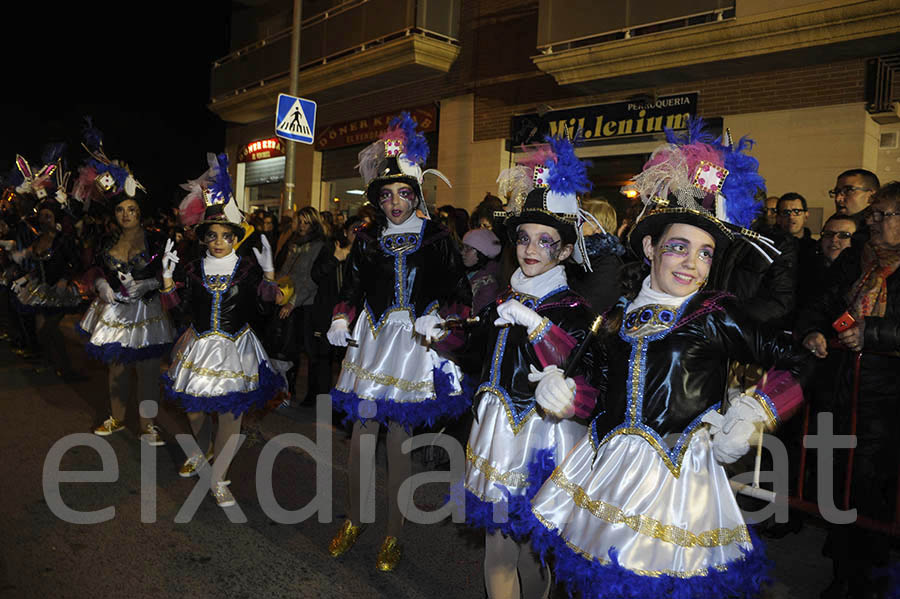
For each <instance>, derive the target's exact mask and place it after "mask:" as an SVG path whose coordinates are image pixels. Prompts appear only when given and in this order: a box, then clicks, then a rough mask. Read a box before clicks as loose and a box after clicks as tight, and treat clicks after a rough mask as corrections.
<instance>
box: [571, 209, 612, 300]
mask: <svg viewBox="0 0 900 599" xmlns="http://www.w3.org/2000/svg"><path fill="white" fill-rule="evenodd" d="M583 208H584V210H586V211H587V212H589V213H590V214H591V215H593V217H594V218H596V219H597V222H598V223H599V224H600V226H601V227H602V230H601V229H600V228H597V227H596V226H595V225H594V223H592V222H590V221H586V222H585V223H584V224H583V225H582V227H581V231H582V233H583V234H584V244H585V247H586V248H587V254H588V258H589V259H590V262H591V271H590V272H587V271H585V270H584V269H581V268H569V269H568V272H567V273H566V274H567V275H568V276H569V281H570V283H569V285H570V287H571V288H572V289H574V290H575V291H577V292H578V293H579V294H581V295H582V296H583V297H584V298H585V299H586V300H587V301H588V302H589V303H590V304H591V307H592V308H593V309H594V311H595V312H597V313H598V314H602V313H603V312H605V311H606V310H607V309H608V308H610V307H611V306H612V305H613V304H615V303H616V300H618V299H619V296H620V295H621V294H622V291H621V286H620V285H619V269H621V268H622V256H623V255H624V254H625V247H624V246H623V245H622V244H621V243H620V242H619V238H618V237H616V235H615V231H616V228H617V227H618V222H617V220H616V209H615V208H613V207H612V205H610V203H609V202H607V201H606V200H599V199H598V200H594V199H591V200H585V201H584V204H583Z"/></svg>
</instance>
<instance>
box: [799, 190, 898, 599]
mask: <svg viewBox="0 0 900 599" xmlns="http://www.w3.org/2000/svg"><path fill="white" fill-rule="evenodd" d="M860 177H861V175H851V178H852V179H851V182H849V183H848V182H847V180H846V179H845V177H844V176H843V175H842V176H841V177H839V178H838V190H837V191H839V193H838V194H836V196H837V197H838V198H839V199H841V200H844V199H845V198H848V201H847V202H846V210H845V211H846V212H847V213H849V214H850V215H851V216H852V215H854V214H858V213H859V212H860V211H861V209H862V208H865V207H866V206H867V205H868V204H865V205H864V204H863V202H864V201H865V202H868V200H867V199H866V196H864V194H867V193H868V190H852V191H849V190H844V189H843V186H844V185H847V186H858V187H861V186H862V185H871V183H865V182H864V181H863V180H860ZM842 179H843V180H842ZM849 198H853V202H855V203H851V202H850V201H849ZM871 200H872V204H871V208H870V210H868V211H867V221H868V228H869V232H870V238H869V239H868V241H867V242H866V243H865V244H864V245H857V244H854V245H853V246H852V247H850V248H848V249H846V250H844V251H843V252H842V253H841V254H840V256H839V257H838V258H837V260H835V262H834V264H833V265H832V267H831V269H830V270H829V273H828V285H827V288H826V289H825V291H824V293H823V294H822V296H821V297H820V298H819V299H818V300H817V301H815V302H813V303H811V304H810V306H809V307H808V308H807V309H805V310H804V311H803V314H802V315H801V319H800V320H799V321H798V327H797V329H796V330H797V331H798V332H800V333H802V338H803V345H804V346H805V347H806V348H808V349H809V350H810V351H812V352H813V353H814V354H815V355H816V356H817V357H819V358H823V359H824V358H826V357H827V356H829V355H830V353H831V352H830V351H829V345H828V341H827V340H828V339H829V338H830V339H832V340H833V341H836V342H837V343H838V344H840V346H842V347H843V348H844V349H846V350H849V352H854V353H853V354H850V353H849V352H845V358H844V359H843V360H842V364H843V367H842V368H840V369H839V370H838V371H837V373H836V380H834V386H835V399H834V405H833V409H834V412H835V416H836V418H835V423H836V427H837V428H839V430H837V431H836V432H837V434H842V433H843V434H846V433H847V432H848V431H847V428H846V424H847V423H848V422H849V421H850V418H851V415H850V410H851V408H850V398H851V395H852V389H853V385H854V366H855V362H856V360H855V356H856V352H861V353H862V355H861V356H860V362H859V379H858V381H859V382H858V384H859V392H858V400H857V410H856V441H857V445H856V449H855V453H854V460H853V470H852V480H851V494H850V505H849V506H848V507H849V508H855V509H857V510H858V513H859V514H860V515H864V516H868V517H870V518H874V519H876V520H879V519H880V520H885V521H888V522H889V521H891V520H892V518H893V504H894V499H895V497H896V489H897V481H896V474H897V449H896V439H897V436H898V433H900V430H898V422H900V404H898V402H897V397H898V396H900V378H898V372H900V358H898V357H897V356H898V353H897V352H898V350H900V274H898V273H897V269H898V267H900V182H897V181H894V182H891V183H889V184H887V185H885V186H884V187H883V188H881V189H880V190H878V191H877V192H875V193H874V194H872V196H871ZM853 210H856V212H852V211H853ZM845 311H846V312H847V313H849V314H850V315H851V316H852V317H853V318H854V319H855V325H854V326H852V327H850V328H847V329H845V330H843V331H841V332H839V333H837V335H836V336H835V335H834V333H833V331H832V326H831V323H832V322H834V321H835V320H836V319H837V318H838V317H839V316H841V315H842V314H843V313H845ZM832 351H833V350H832ZM840 427H843V428H840ZM835 463H836V464H842V463H843V458H841V457H839V456H838V457H836V459H835ZM842 474H843V473H842V472H840V471H838V472H837V476H836V477H835V480H837V481H841V480H843V476H842ZM839 507H843V506H839ZM889 549H890V543H889V539H888V538H886V537H885V536H884V535H882V534H878V533H874V532H871V531H868V530H866V529H863V528H862V527H859V526H853V525H844V526H837V525H835V526H832V528H831V530H830V531H829V536H828V540H827V541H826V548H825V553H826V555H828V556H829V557H831V558H832V560H833V561H834V574H835V578H834V580H833V581H832V584H831V586H829V588H828V589H826V591H825V592H824V593H823V594H822V596H823V597H844V596H847V592H848V591H851V590H852V591H853V592H854V593H858V596H864V597H869V596H872V597H879V596H882V595H881V593H884V592H885V591H886V582H887V581H886V580H884V579H880V578H877V577H876V575H875V574H874V572H875V571H876V570H877V569H878V568H881V567H884V566H886V565H887V560H888V556H889Z"/></svg>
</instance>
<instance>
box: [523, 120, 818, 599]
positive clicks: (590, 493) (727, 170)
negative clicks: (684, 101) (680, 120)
mask: <svg viewBox="0 0 900 599" xmlns="http://www.w3.org/2000/svg"><path fill="white" fill-rule="evenodd" d="M701 127H702V123H700V122H696V121H695V122H694V123H692V124H691V125H690V131H689V133H688V134H687V135H686V136H685V137H683V138H676V137H675V136H674V134H673V133H672V132H671V131H668V132H667V133H668V136H669V143H667V144H665V145H663V146H661V147H660V148H658V149H657V150H656V151H655V152H654V153H653V154H652V156H651V157H650V159H649V161H648V162H647V163H646V164H645V165H644V169H643V172H642V173H640V174H639V175H638V176H637V177H635V182H634V184H633V185H629V186H628V187H627V188H626V189H634V190H635V191H637V192H638V193H639V195H640V197H641V199H642V200H643V202H644V203H645V204H646V207H645V211H644V213H643V214H642V215H641V217H640V218H639V219H638V221H637V223H636V224H635V227H634V229H633V230H632V232H631V234H630V236H629V244H630V246H631V248H632V250H633V251H634V252H635V253H636V254H637V255H641V256H644V257H645V258H646V260H647V261H648V262H649V264H650V272H649V274H648V275H647V276H646V277H642V276H639V277H636V278H635V279H634V281H635V283H634V284H633V285H632V288H631V290H630V292H627V299H626V301H624V302H623V303H620V304H619V305H617V306H616V307H615V308H614V309H613V310H612V311H610V312H609V313H607V315H606V322H605V323H604V324H605V327H606V331H605V334H601V341H602V342H603V344H604V347H605V353H606V356H607V358H606V360H607V368H608V370H607V389H606V392H605V396H604V398H603V400H602V401H601V402H600V405H599V406H598V407H600V408H602V411H601V412H599V414H598V415H597V417H596V418H595V419H594V420H593V421H592V422H591V426H590V430H589V432H588V434H587V435H585V436H584V437H583V438H582V439H581V440H580V441H579V442H578V444H577V445H576V446H575V448H574V449H573V450H572V451H571V452H570V453H569V455H568V456H567V457H566V459H565V460H564V461H563V462H562V464H560V465H559V466H558V467H557V469H556V470H555V471H554V472H553V474H552V476H551V477H550V479H549V480H547V481H546V482H545V483H544V485H543V486H542V487H541V489H540V491H539V492H538V493H537V495H536V496H535V497H534V499H533V500H532V509H531V511H530V515H531V517H530V518H526V519H525V521H526V524H527V527H528V529H529V531H530V532H531V536H532V543H533V544H534V546H535V547H536V548H539V549H540V550H541V552H542V555H543V556H544V557H547V556H548V555H547V554H548V553H552V554H553V555H554V560H553V564H554V572H555V574H556V576H557V578H558V580H560V581H561V582H563V583H564V584H565V585H566V586H567V588H568V590H569V592H570V593H572V594H578V595H579V596H581V597H584V598H586V599H588V598H599V597H609V598H612V597H615V598H620V597H626V598H630V597H678V598H687V597H749V596H756V594H757V592H758V591H759V586H760V583H761V582H762V581H763V580H764V579H765V564H766V561H765V559H764V556H763V549H762V547H761V546H760V545H759V542H758V540H757V539H756V538H755V536H754V535H752V534H751V532H750V530H749V529H748V527H747V525H746V524H745V523H744V520H743V517H742V515H741V512H740V510H739V509H738V505H737V502H736V501H735V497H734V495H733V492H732V490H731V487H730V485H729V482H728V477H727V475H726V473H725V469H724V468H723V467H722V463H730V462H733V461H735V460H737V459H738V458H739V457H741V456H742V455H744V453H746V452H747V450H748V448H749V443H750V441H751V438H754V439H755V438H758V435H757V429H758V427H766V428H769V427H773V426H775V425H776V424H777V423H778V422H779V421H781V420H783V419H785V418H787V417H788V416H789V415H790V414H791V413H792V412H793V411H794V410H795V409H796V408H797V407H798V406H799V404H800V403H801V402H802V399H803V393H802V390H801V388H800V385H799V381H800V380H802V379H803V377H804V376H805V373H806V372H807V371H808V366H809V362H810V355H809V352H798V353H795V352H794V350H793V348H792V343H791V339H790V337H788V336H786V335H782V334H780V333H778V332H775V331H773V332H772V333H771V334H770V333H766V332H764V331H762V330H760V329H758V328H757V326H756V325H755V324H754V322H753V321H752V320H751V319H750V318H748V317H747V316H746V315H745V314H743V312H742V311H741V309H740V308H739V305H738V303H737V302H736V301H735V300H734V298H733V297H731V296H729V295H727V294H725V293H721V292H718V291H716V290H713V289H706V288H704V285H705V283H706V281H707V278H708V277H709V274H710V271H711V270H712V269H714V268H715V258H714V257H715V256H716V255H717V254H718V253H720V252H723V251H724V250H725V249H726V247H727V246H728V245H729V244H730V243H732V241H733V240H734V239H735V237H736V236H737V235H745V236H752V235H753V234H752V233H750V232H749V231H747V230H746V229H743V228H742V227H744V226H747V225H749V224H750V223H751V222H752V220H753V217H754V216H755V215H756V214H757V213H758V207H757V205H756V201H755V200H754V194H755V192H756V191H757V189H758V188H762V186H763V184H764V182H763V180H762V178H761V177H760V176H759V175H758V174H757V166H758V165H757V162H756V160H755V159H754V158H752V157H751V156H748V155H746V154H744V152H743V150H745V149H746V148H748V147H749V146H750V144H751V143H752V142H750V141H749V140H747V139H742V140H741V141H740V143H739V144H737V145H736V146H735V145H733V144H731V143H729V142H725V143H722V142H719V141H717V140H713V139H712V138H711V136H708V135H706V134H704V133H703V132H702V128H701ZM750 240H751V241H752V242H753V243H754V245H757V246H758V247H759V249H760V250H761V251H764V248H763V247H762V246H764V245H766V240H764V239H761V238H759V237H758V236H753V238H752V239H750ZM766 251H768V250H766ZM637 266H638V267H640V268H643V266H642V265H641V263H637ZM642 274H643V272H642V273H641V275H642ZM641 279H642V280H641ZM636 281H641V283H640V288H639V289H637V287H638V284H637V282H636ZM623 304H624V305H623ZM731 360H736V361H739V362H742V363H756V364H760V365H763V366H764V368H766V369H769V370H768V372H767V374H766V375H765V377H764V378H763V379H762V380H761V381H760V383H759V384H758V385H757V386H756V387H755V389H754V388H751V389H747V390H745V391H744V392H743V393H739V392H736V393H733V394H732V396H731V397H732V399H731V401H730V405H727V407H726V405H725V401H724V400H725V398H726V387H727V383H728V372H729V368H728V367H729V362H730V361H731ZM554 389H555V391H554V394H555V393H556V392H559V393H560V394H559V395H557V396H556V397H557V400H558V401H561V402H563V403H564V404H565V403H569V402H571V401H572V399H573V398H572V396H571V393H570V392H569V391H568V389H567V388H566V387H565V386H561V385H557V386H556V387H554ZM722 412H724V415H723V413H722ZM670 435H674V436H675V437H677V440H675V442H674V445H673V444H671V442H667V441H666V440H665V439H666V438H668V437H669V436H670ZM670 441H671V440H670ZM755 442H756V441H754V443H755ZM527 515H528V514H527V513H526V516H527Z"/></svg>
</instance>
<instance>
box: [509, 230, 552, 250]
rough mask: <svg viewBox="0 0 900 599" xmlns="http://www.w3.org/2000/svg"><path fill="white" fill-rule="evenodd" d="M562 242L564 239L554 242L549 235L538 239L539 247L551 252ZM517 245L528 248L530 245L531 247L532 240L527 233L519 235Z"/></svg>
mask: <svg viewBox="0 0 900 599" xmlns="http://www.w3.org/2000/svg"><path fill="white" fill-rule="evenodd" d="M560 241H562V239H557V240H556V241H554V240H553V238H552V237H550V236H549V235H541V236H540V237H538V246H540V248H541V249H542V250H546V251H548V252H550V251H552V250H553V249H554V248H556V246H558V245H559V242H560ZM516 244H517V245H521V246H523V247H528V246H529V245H531V238H530V237H529V236H528V234H527V233H519V235H518V237H516ZM557 254H558V252H557Z"/></svg>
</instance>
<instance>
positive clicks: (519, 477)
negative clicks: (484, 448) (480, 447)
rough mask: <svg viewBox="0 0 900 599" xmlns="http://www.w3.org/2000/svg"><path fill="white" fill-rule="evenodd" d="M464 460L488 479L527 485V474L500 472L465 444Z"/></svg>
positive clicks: (515, 484)
mask: <svg viewBox="0 0 900 599" xmlns="http://www.w3.org/2000/svg"><path fill="white" fill-rule="evenodd" d="M466 461H467V462H469V463H470V464H472V467H473V468H475V469H476V470H478V471H479V472H481V473H482V474H484V476H485V478H487V479H488V480H493V481H496V482H498V483H500V484H502V485H505V486H507V487H518V488H522V487H527V486H528V475H527V474H523V473H521V472H515V471H513V472H500V471H499V470H497V469H496V468H494V466H493V465H492V464H491V463H490V462H489V461H487V460H486V459H485V458H483V457H481V456H479V455H477V454H476V453H475V451H474V450H473V449H472V447H471V446H470V445H469V444H468V443H467V444H466Z"/></svg>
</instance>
